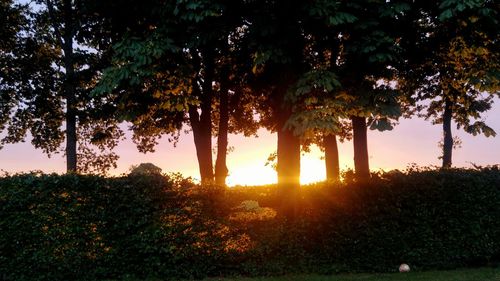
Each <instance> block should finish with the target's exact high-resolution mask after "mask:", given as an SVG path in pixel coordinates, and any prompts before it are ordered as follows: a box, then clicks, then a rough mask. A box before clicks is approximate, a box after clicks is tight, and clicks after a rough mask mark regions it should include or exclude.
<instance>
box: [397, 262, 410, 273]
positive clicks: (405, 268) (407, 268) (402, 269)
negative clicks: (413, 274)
mask: <svg viewBox="0 0 500 281" xmlns="http://www.w3.org/2000/svg"><path fill="white" fill-rule="evenodd" d="M409 271H410V266H409V265H407V264H406V263H403V264H401V265H400V266H399V272H409Z"/></svg>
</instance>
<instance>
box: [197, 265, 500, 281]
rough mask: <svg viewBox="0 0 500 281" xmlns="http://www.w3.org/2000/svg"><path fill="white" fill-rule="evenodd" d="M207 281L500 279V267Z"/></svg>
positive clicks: (490, 280) (444, 280) (436, 280)
mask: <svg viewBox="0 0 500 281" xmlns="http://www.w3.org/2000/svg"><path fill="white" fill-rule="evenodd" d="M205 280H206V281H218V280H221V281H229V280H237V281H302V280H307V281H358V280H359V281H500V268H478V269H459V270H449V271H425V272H409V273H385V274H381V273H379V274H364V273H363V274H339V275H329V276H322V275H296V276H282V277H261V278H209V279H205Z"/></svg>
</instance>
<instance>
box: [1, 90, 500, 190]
mask: <svg viewBox="0 0 500 281" xmlns="http://www.w3.org/2000/svg"><path fill="white" fill-rule="evenodd" d="M484 119H485V120H486V123H487V124H489V125H490V126H491V127H492V128H493V129H494V130H495V131H496V132H497V133H498V134H500V100H498V99H497V100H496V103H495V104H494V106H493V108H492V110H490V111H488V112H487V113H486V114H484ZM453 133H454V135H457V136H459V137H460V138H461V140H462V147H461V148H459V149H458V150H455V151H454V154H453V165H454V166H458V167H471V164H470V163H474V164H477V165H491V164H500V136H497V137H495V138H492V137H490V138H486V137H484V136H476V137H474V136H471V135H468V134H466V133H464V132H460V131H457V130H456V129H455V128H454V130H453ZM441 134H442V132H441V125H431V123H430V122H429V121H425V120H423V119H417V118H414V119H411V120H405V119H402V120H401V121H400V124H399V125H398V126H397V127H396V128H395V129H394V130H393V131H388V132H377V131H369V133H368V145H369V155H370V166H371V169H372V170H378V169H384V170H391V169H396V168H399V169H404V168H405V167H406V166H407V165H408V164H410V163H416V164H418V165H423V166H425V165H440V160H439V159H438V156H439V155H440V150H439V148H438V146H437V143H438V141H439V140H440V139H441ZM229 142H230V146H234V147H235V149H234V151H233V152H231V153H230V154H229V156H228V168H229V171H230V176H229V178H228V184H229V185H235V184H242V185H244V184H249V185H251V184H265V183H272V182H275V181H276V173H275V172H274V170H273V169H272V168H270V167H268V166H267V167H266V166H264V163H265V162H266V159H267V157H268V156H269V154H270V153H272V152H273V151H275V149H276V136H275V135H274V134H269V133H268V132H266V131H264V130H261V131H260V133H259V137H258V138H244V137H242V136H230V140H229ZM116 151H117V153H118V154H119V155H120V160H119V161H118V168H117V169H116V170H113V171H112V172H111V173H112V174H121V173H125V172H127V171H128V170H129V168H130V166H131V165H137V164H139V163H143V162H151V163H153V164H155V165H157V166H159V167H160V168H162V169H163V171H164V172H181V173H182V174H184V175H185V176H191V177H193V178H198V166H197V161H196V154H195V150H194V144H193V139H192V136H191V135H184V136H182V137H181V139H180V142H179V144H178V146H177V147H176V148H174V147H173V146H172V145H171V144H169V143H168V142H167V141H162V142H161V143H160V145H159V146H157V149H156V152H155V153H152V154H151V153H150V154H142V153H139V152H137V150H136V148H135V145H134V144H133V143H132V141H131V140H130V139H127V140H126V141H124V142H122V143H121V144H120V145H119V147H118V149H117V150H116ZM339 152H340V162H341V163H340V165H341V168H343V169H346V168H351V167H352V165H353V160H352V159H353V152H352V143H351V142H346V143H342V144H340V146H339ZM320 157H321V153H320V152H319V150H317V149H313V151H312V152H311V153H309V154H306V155H304V156H303V157H302V176H301V181H302V182H303V183H307V182H313V181H319V180H322V179H324V178H325V169H324V164H323V161H322V160H321V159H320ZM64 168H65V160H64V158H62V154H59V155H54V156H52V158H50V159H49V158H47V157H46V156H45V155H44V154H43V153H42V152H41V151H40V150H35V149H34V148H32V146H31V144H30V143H29V141H28V142H26V143H21V144H14V145H7V146H5V147H4V148H3V149H2V150H0V170H4V171H6V172H9V173H12V172H26V171H30V170H42V171H44V172H63V171H64Z"/></svg>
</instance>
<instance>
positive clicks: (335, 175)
mask: <svg viewBox="0 0 500 281" xmlns="http://www.w3.org/2000/svg"><path fill="white" fill-rule="evenodd" d="M323 146H324V148H325V166H326V179H327V180H328V181H338V180H340V164H339V149H338V146H337V137H336V136H335V135H333V134H330V135H326V136H324V137H323Z"/></svg>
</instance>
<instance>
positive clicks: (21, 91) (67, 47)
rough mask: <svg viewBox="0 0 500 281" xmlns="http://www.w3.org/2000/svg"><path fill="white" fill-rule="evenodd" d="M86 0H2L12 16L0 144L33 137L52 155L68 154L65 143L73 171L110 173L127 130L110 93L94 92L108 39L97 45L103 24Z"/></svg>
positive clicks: (1, 87) (0, 85) (1, 90)
mask: <svg viewBox="0 0 500 281" xmlns="http://www.w3.org/2000/svg"><path fill="white" fill-rule="evenodd" d="M23 2H26V1H23ZM84 3H87V4H88V5H90V4H89V2H87V1H77V2H74V1H41V0H38V1H31V2H30V3H27V4H26V3H24V4H20V3H19V1H3V2H2V13H4V11H3V9H4V8H6V7H5V5H6V4H8V5H9V7H8V9H6V11H5V13H11V15H7V17H6V18H7V19H9V21H8V22H6V24H8V25H6V27H7V28H6V31H5V32H6V33H5V34H4V33H3V32H4V31H2V38H1V40H2V43H0V45H1V46H2V50H1V56H2V59H1V61H2V62H1V63H2V73H1V75H0V111H1V112H2V117H1V119H0V132H2V137H1V139H0V148H1V147H2V146H3V145H4V144H9V143H17V142H23V141H25V140H26V139H27V138H28V137H29V136H30V135H31V137H32V139H31V143H32V144H33V146H34V147H35V148H37V149H41V150H42V151H43V152H44V153H46V154H47V155H48V156H49V157H50V156H51V155H52V154H55V153H59V152H62V151H64V141H65V140H66V151H65V153H66V156H67V160H68V161H67V162H71V164H70V166H71V167H70V166H68V168H69V170H73V171H75V170H78V171H79V172H83V173H89V172H95V173H102V174H105V173H106V172H107V171H108V170H109V169H110V168H112V167H114V166H115V165H116V160H117V159H118V155H116V153H114V152H113V151H112V149H113V148H114V147H116V145H117V143H118V141H119V140H120V139H121V138H122V136H123V133H122V131H121V130H120V128H119V127H118V126H117V124H116V122H115V120H114V119H113V114H112V112H113V110H114V109H113V107H114V106H113V105H112V104H110V103H109V100H108V99H107V98H108V97H101V98H92V97H90V95H89V93H90V89H91V88H92V87H93V86H94V84H95V80H96V79H97V78H98V77H99V75H100V71H101V70H102V67H103V65H104V64H105V63H106V61H107V54H106V51H107V50H108V48H107V47H108V44H107V43H106V42H105V40H101V41H100V42H99V43H98V41H99V39H97V33H98V30H99V28H100V26H99V24H98V23H97V22H96V18H95V15H94V14H93V13H91V12H90V13H89V12H88V11H89V10H88V7H87V6H85V5H83V4H84ZM82 5H83V6H82ZM9 10H10V11H9ZM2 17H3V16H2ZM2 28H4V27H3V22H2ZM4 35H5V37H4ZM101 35H102V34H101ZM100 39H102V37H101V38H100ZM4 44H5V46H8V49H5V50H4ZM4 62H5V64H6V65H3V64H4ZM69 66H71V67H69ZM104 132H105V133H104ZM73 133H74V134H77V136H78V137H76V138H73ZM70 135H71V136H70ZM68 147H70V148H68ZM73 147H74V148H75V149H73ZM76 147H78V149H77V148H76ZM77 155H78V156H77ZM77 158H79V159H80V161H76V162H77V163H75V164H76V166H75V167H72V166H73V162H74V161H73V160H75V159H77Z"/></svg>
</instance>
